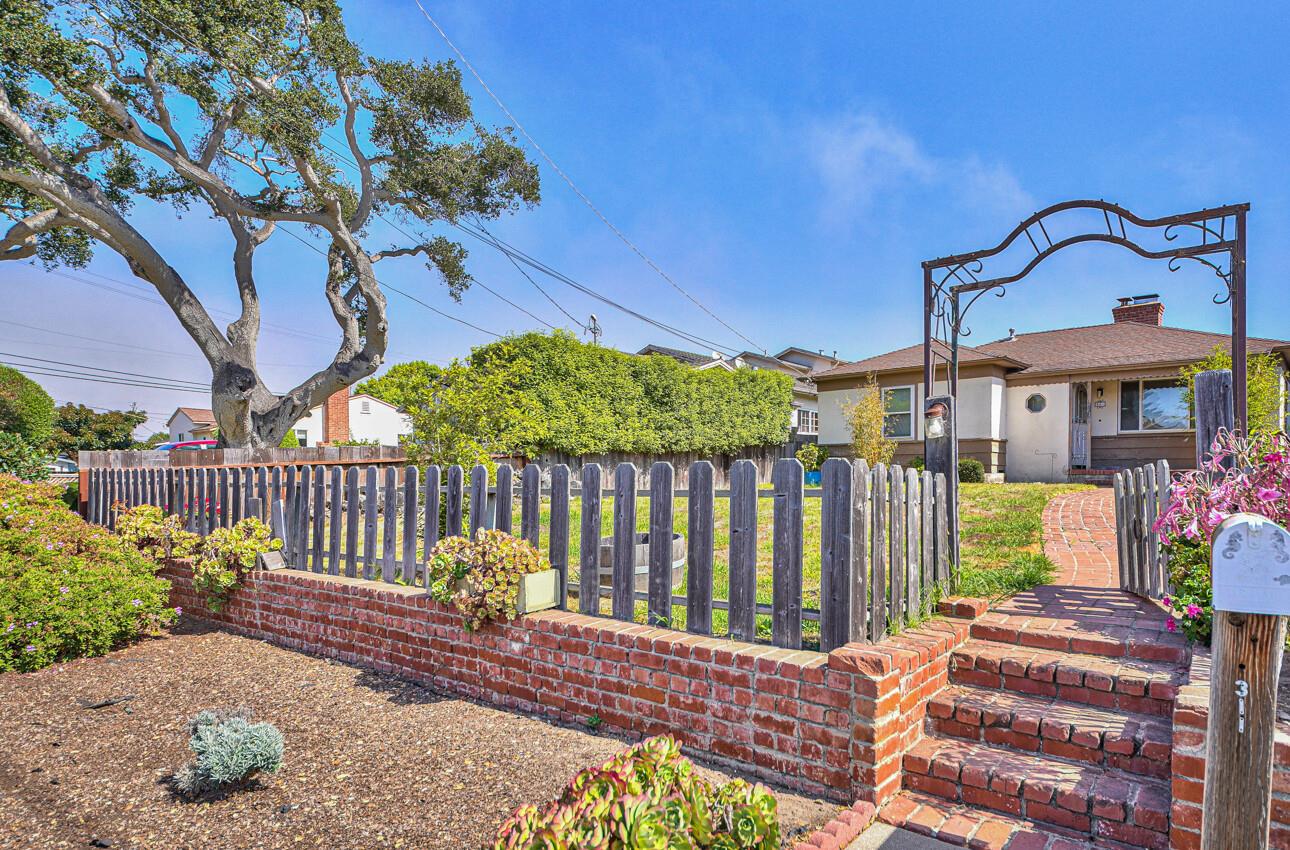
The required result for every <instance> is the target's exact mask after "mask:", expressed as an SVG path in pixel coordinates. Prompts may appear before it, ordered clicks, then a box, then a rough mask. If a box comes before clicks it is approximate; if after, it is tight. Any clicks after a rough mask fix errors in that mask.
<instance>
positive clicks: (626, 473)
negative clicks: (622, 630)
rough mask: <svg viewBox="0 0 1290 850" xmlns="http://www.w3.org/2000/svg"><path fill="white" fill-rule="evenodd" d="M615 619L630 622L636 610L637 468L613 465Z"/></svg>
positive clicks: (613, 595) (629, 465)
mask: <svg viewBox="0 0 1290 850" xmlns="http://www.w3.org/2000/svg"><path fill="white" fill-rule="evenodd" d="M613 552H614V557H613V588H612V590H613V593H612V594H611V599H612V601H613V612H614V618H615V619H618V620H626V621H627V622H629V623H630V622H631V621H632V619H633V617H634V616H635V613H636V467H635V466H634V465H632V464H630V463H620V464H618V466H616V467H614V549H613Z"/></svg>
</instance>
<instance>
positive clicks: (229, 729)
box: [174, 708, 284, 796]
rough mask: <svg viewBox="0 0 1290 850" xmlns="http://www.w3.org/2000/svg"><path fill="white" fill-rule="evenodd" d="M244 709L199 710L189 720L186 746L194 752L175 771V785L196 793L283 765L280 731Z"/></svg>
mask: <svg viewBox="0 0 1290 850" xmlns="http://www.w3.org/2000/svg"><path fill="white" fill-rule="evenodd" d="M251 721H252V717H251V712H250V711H248V710H247V709H241V708H239V709H236V710H234V711H202V712H198V714H197V716H195V717H194V718H193V719H192V720H190V721H188V735H189V738H188V746H189V747H190V748H191V749H192V751H193V753H194V754H195V755H196V758H194V759H193V760H192V761H191V762H189V763H188V764H186V765H184V766H183V767H182V768H180V769H179V772H178V773H176V774H175V777H174V778H175V787H177V788H178V789H179V790H180V791H181V792H183V793H184V794H189V795H194V796H195V795H198V794H205V793H207V792H209V791H216V790H219V789H221V788H227V787H229V786H237V785H241V784H244V783H246V782H249V781H250V780H251V779H252V778H254V777H255V775H256V774H257V773H259V772H261V771H264V772H265V773H277V771H278V768H280V767H281V766H282V753H283V749H284V744H283V740H282V733H281V732H279V731H278V730H277V729H276V728H275V727H274V726H273V724H271V723H252V722H251Z"/></svg>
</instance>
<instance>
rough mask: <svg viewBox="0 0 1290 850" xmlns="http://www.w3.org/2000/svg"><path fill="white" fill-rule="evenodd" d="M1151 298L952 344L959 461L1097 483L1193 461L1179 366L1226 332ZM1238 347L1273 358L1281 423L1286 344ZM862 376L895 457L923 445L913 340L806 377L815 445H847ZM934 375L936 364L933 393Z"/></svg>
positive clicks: (1223, 341) (902, 458) (918, 360)
mask: <svg viewBox="0 0 1290 850" xmlns="http://www.w3.org/2000/svg"><path fill="white" fill-rule="evenodd" d="M1164 312H1165V307H1164V304H1163V303H1161V301H1160V300H1159V297H1158V296H1154V295H1152V296H1136V297H1134V298H1122V299H1120V303H1119V305H1118V306H1116V307H1115V308H1113V309H1112V311H1111V316H1112V321H1111V322H1110V323H1109V324H1102V325H1090V326H1086V327H1075V328H1062V329H1058V330H1051V331H1039V332H1036V333H1015V332H1014V333H1012V334H1010V335H1009V336H1008V337H1007V338H1005V339H1000V340H996V341H994V342H990V343H986V344H984V345H979V346H965V345H961V346H960V348H959V386H958V398H957V402H958V404H957V409H958V434H959V453H960V456H961V457H965V458H966V457H971V458H976V459H977V460H979V461H981V463H982V464H984V465H985V469H986V472H987V473H1004V474H1006V478H1007V480H1010V481H1054V482H1056V481H1071V480H1075V481H1079V480H1094V481H1096V480H1105V479H1106V478H1107V476H1108V475H1109V472H1110V471H1115V470H1118V469H1122V468H1124V467H1127V466H1135V465H1138V464H1141V463H1146V462H1153V461H1155V460H1158V459H1160V458H1164V459H1166V460H1168V461H1169V463H1170V465H1171V466H1172V467H1174V468H1175V469H1189V468H1192V467H1194V466H1195V456H1196V438H1195V429H1194V422H1193V417H1192V412H1191V410H1189V409H1188V405H1187V403H1186V400H1185V398H1184V390H1183V388H1182V387H1181V386H1180V385H1179V380H1178V372H1179V368H1180V367H1182V366H1185V365H1188V364H1192V363H1196V362H1198V361H1200V360H1203V359H1204V358H1205V357H1207V356H1208V355H1209V354H1210V353H1211V352H1212V351H1213V350H1214V348H1215V346H1221V347H1223V348H1228V347H1229V345H1230V339H1229V337H1228V336H1227V335H1226V334H1218V333H1208V332H1205V331H1193V330H1185V329H1183V328H1171V327H1167V326H1165V325H1164ZM1248 348H1249V352H1250V353H1251V354H1256V353H1272V354H1274V355H1276V357H1277V360H1278V364H1279V369H1280V384H1281V419H1282V421H1285V420H1286V417H1287V400H1286V396H1287V371H1288V370H1290V341H1288V340H1274V339H1253V338H1252V339H1250V340H1249V342H1248ZM871 374H872V375H873V376H874V377H875V378H876V380H877V383H878V385H879V386H880V387H882V388H883V393H884V402H885V406H886V411H887V413H886V417H887V418H886V429H887V433H888V435H889V436H891V437H892V438H893V439H895V440H896V443H897V449H896V456H895V461H896V462H898V463H907V462H908V461H909V460H911V459H912V458H914V457H916V456H921V455H922V452H923V443H922V440H923V431H922V426H923V423H922V411H923V403H922V402H923V393H924V387H923V383H922V382H923V347H922V345H921V344H919V345H911V346H909V347H908V348H902V349H899V350H898V351H891V352H887V353H886V354H880V355H877V356H876V357H870V358H867V359H865V360H860V361H857V362H855V363H848V364H846V365H843V366H838V367H836V368H833V369H829V370H827V371H824V372H820V373H817V374H815V375H813V376H812V377H813V379H814V381H815V384H816V387H817V388H818V391H819V408H820V437H819V441H820V443H821V445H824V446H826V447H828V448H829V450H830V451H831V452H832V453H833V454H839V455H844V454H846V453H848V451H849V450H850V441H851V432H850V427H849V426H848V424H847V421H846V417H845V414H844V408H845V407H846V406H847V405H849V404H851V403H854V402H855V400H856V399H857V397H858V395H859V393H860V391H861V388H862V387H863V386H865V385H866V384H867V380H868V376H869V375H871ZM943 376H944V372H943V370H938V384H939V386H940V388H941V389H940V391H941V392H943V391H944V386H945V385H944V383H943Z"/></svg>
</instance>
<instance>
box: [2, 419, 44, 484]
mask: <svg viewBox="0 0 1290 850" xmlns="http://www.w3.org/2000/svg"><path fill="white" fill-rule="evenodd" d="M50 460H51V458H50V457H49V455H48V453H46V452H45V451H43V450H41V449H39V448H37V447H36V446H34V445H32V444H31V443H29V442H27V440H25V439H23V438H22V437H21V436H19V435H18V434H14V433H11V432H8V431H0V475H12V476H13V477H14V478H17V479H18V480H20V481H44V480H46V479H48V478H49V461H50Z"/></svg>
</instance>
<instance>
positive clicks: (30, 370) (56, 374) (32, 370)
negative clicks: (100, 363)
mask: <svg viewBox="0 0 1290 850" xmlns="http://www.w3.org/2000/svg"><path fill="white" fill-rule="evenodd" d="M3 365H6V366H11V367H13V368H14V369H17V370H18V371H20V372H22V373H23V374H24V375H40V376H42V377H48V378H66V379H68V380H71V381H88V382H90V383H95V384H112V385H115V386H121V387H140V388H145V389H154V390H167V391H169V392H176V393H186V394H188V395H209V393H210V391H209V390H205V391H203V390H195V389H190V388H188V387H172V386H167V385H164V384H150V383H146V382H143V381H128V380H124V379H123V380H119V381H118V380H114V379H112V378H105V377H103V376H98V377H94V376H91V375H81V374H75V373H71V372H66V371H63V370H58V371H53V370H45V369H40V368H38V367H35V366H29V365H25V364H22V363H4V364H3Z"/></svg>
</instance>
